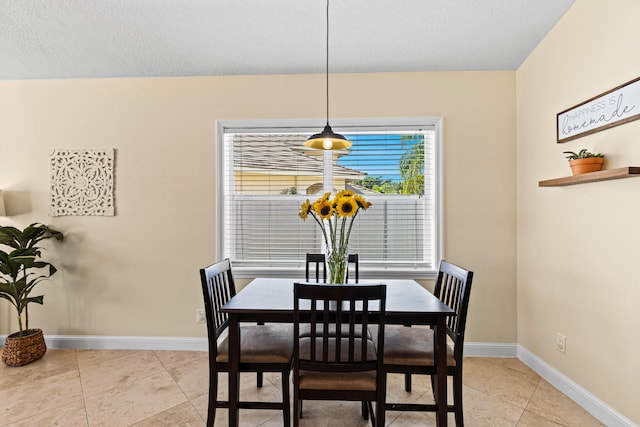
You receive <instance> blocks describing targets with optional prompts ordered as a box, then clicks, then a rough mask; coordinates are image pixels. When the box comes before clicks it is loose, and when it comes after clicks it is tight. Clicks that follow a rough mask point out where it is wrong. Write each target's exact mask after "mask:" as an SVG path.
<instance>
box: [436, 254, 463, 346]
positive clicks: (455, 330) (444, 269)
mask: <svg viewBox="0 0 640 427" xmlns="http://www.w3.org/2000/svg"><path fill="white" fill-rule="evenodd" d="M472 281H473V272H472V271H467V270H464V269H463V268H461V267H458V266H457V265H455V264H451V263H449V262H447V261H445V260H442V262H441V263H440V270H439V272H438V278H437V279H436V286H435V289H434V294H435V296H437V297H438V298H439V299H440V301H442V302H443V303H445V304H446V305H447V306H448V307H449V308H451V309H452V310H453V311H455V313H456V315H455V316H451V317H449V318H448V319H447V333H448V334H449V336H450V337H451V338H452V339H453V340H454V342H456V341H458V340H459V339H462V340H463V339H464V331H465V325H466V323H467V322H466V319H467V311H468V308H469V297H470V295H471V282H472Z"/></svg>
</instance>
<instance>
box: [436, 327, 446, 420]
mask: <svg viewBox="0 0 640 427" xmlns="http://www.w3.org/2000/svg"><path fill="white" fill-rule="evenodd" d="M435 356H436V372H437V378H436V380H437V393H436V405H437V407H438V408H437V409H438V411H437V412H436V425H437V426H441V427H446V426H447V326H446V318H444V317H440V318H438V322H437V323H436V355H435Z"/></svg>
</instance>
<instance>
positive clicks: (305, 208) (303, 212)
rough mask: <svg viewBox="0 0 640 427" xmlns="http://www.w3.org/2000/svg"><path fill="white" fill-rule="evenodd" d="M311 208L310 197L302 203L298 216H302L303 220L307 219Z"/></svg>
mask: <svg viewBox="0 0 640 427" xmlns="http://www.w3.org/2000/svg"><path fill="white" fill-rule="evenodd" d="M310 210H311V202H310V201H309V199H307V200H305V201H304V202H302V205H300V212H298V216H299V217H300V218H302V220H303V221H306V220H307V216H308V215H309V211H310Z"/></svg>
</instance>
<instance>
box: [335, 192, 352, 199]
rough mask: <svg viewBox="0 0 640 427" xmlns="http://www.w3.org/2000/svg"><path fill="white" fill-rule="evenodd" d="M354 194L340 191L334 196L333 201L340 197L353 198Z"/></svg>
mask: <svg viewBox="0 0 640 427" xmlns="http://www.w3.org/2000/svg"><path fill="white" fill-rule="evenodd" d="M355 194H356V193H354V192H353V190H342V191H339V192H338V194H336V197H335V200H338V199H339V198H341V197H344V196H348V197H353V196H354V195H355Z"/></svg>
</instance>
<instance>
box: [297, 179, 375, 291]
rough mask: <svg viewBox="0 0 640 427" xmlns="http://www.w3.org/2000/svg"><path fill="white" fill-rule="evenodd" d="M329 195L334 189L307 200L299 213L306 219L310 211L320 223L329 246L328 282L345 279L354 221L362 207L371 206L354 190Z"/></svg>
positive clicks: (327, 246) (342, 281) (337, 281)
mask: <svg viewBox="0 0 640 427" xmlns="http://www.w3.org/2000/svg"><path fill="white" fill-rule="evenodd" d="M330 197H331V193H325V194H324V195H323V196H322V197H320V198H319V199H318V200H316V201H315V202H313V203H311V202H310V201H309V199H307V200H305V201H304V202H303V203H302V205H301V206H300V212H299V213H298V216H300V218H302V220H303V221H306V220H307V218H308V217H309V215H311V217H312V218H313V219H314V220H315V221H316V223H318V225H319V226H320V229H321V230H322V235H323V237H324V243H325V246H326V248H327V265H328V266H329V283H344V282H345V276H346V273H347V256H348V254H349V237H350V236H351V229H352V228H353V221H354V220H355V219H356V216H357V215H358V212H360V209H364V210H367V209H369V207H370V206H371V203H370V202H368V201H367V200H366V199H365V198H364V197H362V196H361V195H359V194H355V193H354V192H353V191H351V190H343V191H340V192H339V193H337V194H336V195H335V196H334V197H333V199H331V198H330ZM347 223H349V224H348V225H347Z"/></svg>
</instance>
